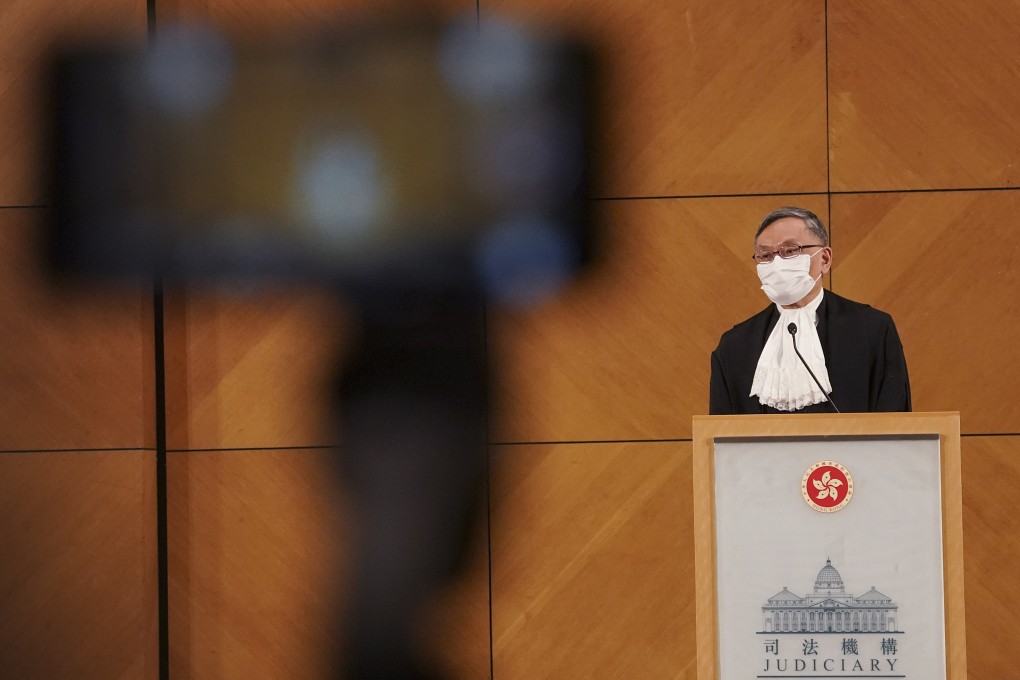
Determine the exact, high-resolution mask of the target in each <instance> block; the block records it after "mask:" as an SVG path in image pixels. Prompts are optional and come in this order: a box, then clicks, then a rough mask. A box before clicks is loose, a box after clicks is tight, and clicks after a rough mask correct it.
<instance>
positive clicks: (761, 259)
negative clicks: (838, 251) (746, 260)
mask: <svg viewBox="0 0 1020 680" xmlns="http://www.w3.org/2000/svg"><path fill="white" fill-rule="evenodd" d="M824 247H825V246H823V245H822V244H820V243H816V244H814V245H807V246H802V245H798V244H796V243H785V244H783V245H781V246H779V248H777V249H776V250H766V249H765V248H759V249H758V250H756V251H754V255H752V256H751V258H752V259H753V260H754V261H755V262H757V263H758V264H768V263H769V262H771V261H772V260H774V259H775V257H776V255H778V256H779V257H781V258H783V259H784V260H789V259H790V258H792V257H797V256H798V255H800V251H802V250H804V249H805V248H824Z"/></svg>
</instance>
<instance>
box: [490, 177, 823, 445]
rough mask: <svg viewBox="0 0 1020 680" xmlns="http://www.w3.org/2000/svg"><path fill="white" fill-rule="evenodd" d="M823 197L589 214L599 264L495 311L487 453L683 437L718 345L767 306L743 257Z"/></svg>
mask: <svg viewBox="0 0 1020 680" xmlns="http://www.w3.org/2000/svg"><path fill="white" fill-rule="evenodd" d="M788 203H792V204H794V205H803V206H804V207H807V208H809V209H811V210H814V211H815V212H817V213H818V214H819V216H820V217H821V218H822V219H823V220H825V219H826V218H827V211H826V199H825V197H824V196H784V197H755V198H728V199H698V200H684V201H668V200H643V201H611V202H603V203H601V204H600V209H601V216H602V220H603V223H604V224H605V225H606V227H607V242H606V248H605V250H606V255H605V262H604V263H603V264H602V266H601V267H599V268H598V269H596V270H595V271H594V272H593V273H592V275H591V276H590V277H589V278H588V279H586V280H583V281H582V282H581V283H580V284H579V285H577V286H576V288H575V289H574V290H572V291H570V292H569V293H568V294H567V295H565V296H564V297H563V298H562V299H561V300H559V301H556V302H554V303H553V304H551V305H549V306H547V307H545V308H542V309H539V310H536V311H532V312H527V313H511V312H496V313H494V314H493V321H492V323H491V324H490V326H489V330H490V338H491V342H492V345H493V356H494V359H495V361H496V371H497V373H496V384H497V386H498V391H497V407H498V411H497V413H496V414H495V417H494V424H493V434H492V439H493V441H495V442H545V441H592V440H614V439H652V438H665V439H671V438H679V437H690V436H691V416H692V415H694V414H703V413H707V412H708V379H709V355H710V354H711V352H712V350H713V349H715V346H716V344H717V343H718V341H719V336H720V335H721V334H722V333H723V332H724V331H726V330H728V329H729V328H730V327H731V326H733V325H734V324H736V323H738V322H740V321H743V320H744V319H746V318H747V317H749V316H751V315H752V314H754V313H756V312H758V311H759V310H761V309H763V308H764V307H765V306H766V305H767V304H769V302H768V299H767V298H766V297H765V296H764V295H763V294H762V292H761V291H760V289H759V288H760V283H759V281H758V278H757V275H756V274H755V268H754V262H753V261H752V260H751V253H752V252H753V251H754V232H755V229H756V228H757V225H758V223H759V222H760V221H761V218H762V217H763V216H764V215H765V214H767V213H768V212H769V211H770V210H772V209H774V208H777V207H779V206H780V205H783V204H788Z"/></svg>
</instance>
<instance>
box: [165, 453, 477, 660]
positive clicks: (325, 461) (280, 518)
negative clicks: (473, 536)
mask: <svg viewBox="0 0 1020 680" xmlns="http://www.w3.org/2000/svg"><path fill="white" fill-rule="evenodd" d="M334 455H336V454H335V453H333V452H330V451H328V450H277V451H230V452H189V453H173V454H170V456H169V461H168V471H167V476H168V489H169V490H168V496H169V503H168V506H169V510H168V534H169V541H170V563H169V568H170V650H171V651H170V654H171V661H170V667H171V673H172V676H173V677H175V678H194V679H195V680H200V679H202V678H209V679H210V680H219V679H220V678H250V679H251V680H259V679H263V678H264V679H265V680H276V679H278V678H307V679H309V680H311V679H314V678H323V680H325V679H326V678H330V679H332V678H333V677H335V676H334V675H332V669H333V666H334V664H335V663H336V662H337V660H338V657H337V656H336V655H337V654H338V650H339V648H340V646H341V643H342V639H343V634H344V633H343V631H342V630H341V627H340V625H339V622H338V620H337V613H336V612H337V608H338V607H339V606H340V605H341V603H342V601H343V598H344V597H345V592H346V591H345V583H346V578H347V572H348V566H349V559H350V555H349V554H348V552H347V551H348V549H349V547H348V546H349V543H350V537H351V531H352V527H351V526H350V522H351V514H350V508H349V507H348V505H347V503H346V502H345V501H344V489H343V487H342V485H341V484H340V480H339V478H338V477H337V476H336V474H335V473H336V470H335V467H334V466H335V461H334V460H333V459H332V456H334ZM486 546H487V542H486V541H485V536H484V535H482V536H480V537H479V540H478V542H477V543H476V546H475V553H474V558H473V559H472V561H471V562H470V564H469V565H468V568H467V570H466V572H465V574H464V577H463V578H462V579H461V580H460V581H458V582H457V583H456V584H454V585H453V586H451V587H450V588H448V589H446V590H444V591H443V592H441V593H437V596H436V598H435V599H434V601H433V603H432V605H431V607H430V609H429V611H428V612H427V614H426V617H425V620H424V621H423V629H422V631H423V632H422V639H423V641H424V642H425V644H427V645H428V646H429V648H430V650H431V651H432V653H433V654H434V655H435V657H436V658H437V660H438V662H439V663H440V664H441V665H442V666H443V667H445V668H446V669H448V671H449V672H450V673H451V677H453V678H463V679H465V680H468V679H470V680H478V679H480V678H483V677H488V672H489V610H488V599H489V593H488V562H487V559H486V554H485V553H486Z"/></svg>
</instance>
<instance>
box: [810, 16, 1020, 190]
mask: <svg viewBox="0 0 1020 680" xmlns="http://www.w3.org/2000/svg"><path fill="white" fill-rule="evenodd" d="M828 11H829V69H830V72H829V115H830V120H831V145H832V149H831V159H832V188H833V190H844V191H846V190H849V191H859V190H864V189H925V188H959V187H1004V186H1012V187H1016V186H1020V119H1018V117H1017V115H1016V112H1017V111H1020V91H1018V89H1017V88H1016V87H1015V84H1016V79H1017V72H1018V71H1020V47H1018V43H1017V39H1016V36H1017V29H1018V27H1020V5H1018V4H1017V3H1015V2H1001V1H1000V0H974V1H973V2H966V3H937V4H935V5H933V4H932V3H930V2H925V0H906V1H902V2H899V1H898V2H887V1H886V0H864V1H863V2H862V1H861V0H831V1H830V2H829V3H828Z"/></svg>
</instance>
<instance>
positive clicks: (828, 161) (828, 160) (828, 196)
mask: <svg viewBox="0 0 1020 680" xmlns="http://www.w3.org/2000/svg"><path fill="white" fill-rule="evenodd" d="M823 26H824V33H825V200H826V206H827V207H826V210H828V212H829V244H830V245H831V244H832V144H831V139H830V137H829V134H830V127H829V0H825V3H824V10H823ZM832 278H833V270H832V268H830V269H829V290H830V291H831V290H832V289H833V288H834V287H835V286H833V283H832Z"/></svg>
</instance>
